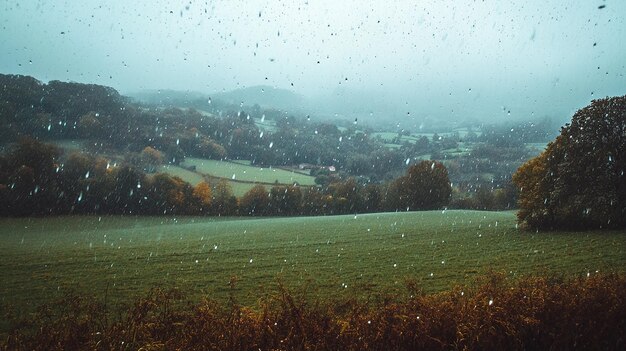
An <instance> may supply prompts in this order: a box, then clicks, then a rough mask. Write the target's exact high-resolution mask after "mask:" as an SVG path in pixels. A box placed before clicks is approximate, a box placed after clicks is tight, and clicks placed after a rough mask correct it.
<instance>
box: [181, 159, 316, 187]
mask: <svg viewBox="0 0 626 351" xmlns="http://www.w3.org/2000/svg"><path fill="white" fill-rule="evenodd" d="M184 166H186V167H188V166H196V171H197V172H198V173H203V174H208V175H212V176H214V177H221V178H227V179H234V180H239V181H247V182H260V183H274V182H278V183H279V184H293V183H296V182H297V183H298V184H301V185H315V178H314V177H311V176H307V175H304V174H300V173H296V172H290V171H286V170H283V169H278V168H261V167H254V166H249V165H245V164H241V163H233V162H225V161H217V160H206V159H201V158H192V157H188V158H186V159H185V162H184Z"/></svg>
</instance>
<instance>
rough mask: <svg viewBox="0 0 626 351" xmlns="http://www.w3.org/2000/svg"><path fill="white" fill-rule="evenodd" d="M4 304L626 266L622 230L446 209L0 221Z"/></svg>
mask: <svg viewBox="0 0 626 351" xmlns="http://www.w3.org/2000/svg"><path fill="white" fill-rule="evenodd" d="M0 266H1V268H0V280H1V281H2V286H1V288H0V306H2V307H5V306H13V307H15V308H17V309H18V310H29V309H32V308H33V306H35V305H39V304H41V303H42V302H45V301H51V300H53V299H56V298H58V297H61V296H63V295H64V294H65V293H66V292H67V291H68V290H74V291H78V292H86V293H90V294H95V295H97V296H100V297H101V298H104V295H105V294H106V297H107V299H108V301H110V302H111V304H112V305H115V304H117V303H119V302H123V301H128V300H129V299H132V298H134V297H136V296H137V295H141V294H143V293H144V292H145V291H147V290H148V289H150V288H152V287H157V286H159V287H165V288H169V287H179V288H180V289H182V290H183V291H185V292H187V294H188V296H189V297H190V298H199V297H201V296H209V297H212V298H217V299H222V298H225V297H226V296H227V293H228V281H229V279H230V278H231V277H233V276H237V277H238V278H239V284H238V290H237V293H238V295H239V298H240V300H241V301H242V302H244V303H250V304H252V303H254V301H256V298H257V296H258V293H259V292H260V291H261V290H260V287H272V286H273V284H274V283H275V281H276V279H277V277H282V279H284V281H285V282H287V284H288V285H290V286H302V285H305V284H307V283H308V282H311V283H313V286H315V287H316V288H317V290H316V293H317V294H320V295H321V296H341V295H342V294H351V295H356V296H362V297H364V296H368V295H371V294H377V293H381V292H394V291H403V283H404V281H405V280H406V279H407V278H414V279H416V280H417V282H418V283H419V284H420V286H421V287H422V289H423V290H424V291H425V292H435V291H441V290H443V289H447V288H449V287H450V286H452V285H454V284H457V283H471V282H472V281H473V280H474V279H475V278H477V277H478V276H480V275H482V274H483V273H485V272H486V271H488V270H492V269H493V270H496V271H504V272H507V274H508V275H509V276H511V277H517V276H520V275H526V274H550V275H551V274H556V275H565V276H570V275H586V274H588V273H589V274H594V273H595V272H597V271H600V272H614V271H618V272H625V271H626V235H625V233H624V232H623V231H622V232H617V231H602V232H600V231H598V232H582V233H562V232H559V233H528V232H521V231H519V230H518V229H516V227H515V216H514V214H513V213H511V212H479V211H445V212H441V211H435V212H410V213H385V214H369V215H358V216H334V217H306V218H268V219H216V218H207V217H204V218H199V217H182V218H172V217H139V218H136V217H115V216H113V217H57V218H24V219H1V220H0Z"/></svg>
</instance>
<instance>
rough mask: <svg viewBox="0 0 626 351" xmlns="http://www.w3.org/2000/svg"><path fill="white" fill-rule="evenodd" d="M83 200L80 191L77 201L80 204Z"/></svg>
mask: <svg viewBox="0 0 626 351" xmlns="http://www.w3.org/2000/svg"><path fill="white" fill-rule="evenodd" d="M82 199H83V192H82V191H81V192H80V194H78V201H77V202H80V201H81V200H82Z"/></svg>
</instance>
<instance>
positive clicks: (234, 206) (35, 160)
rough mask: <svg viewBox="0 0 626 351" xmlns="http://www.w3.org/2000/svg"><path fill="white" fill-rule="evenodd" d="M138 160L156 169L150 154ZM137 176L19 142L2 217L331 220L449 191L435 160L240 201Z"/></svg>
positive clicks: (129, 169) (2, 186) (3, 171)
mask: <svg viewBox="0 0 626 351" xmlns="http://www.w3.org/2000/svg"><path fill="white" fill-rule="evenodd" d="M140 155H141V157H142V158H143V162H145V163H148V164H150V163H154V162H159V160H158V159H159V157H160V154H159V153H158V152H157V151H156V150H154V149H152V148H145V149H144V151H142V153H141V154H140ZM143 169H144V168H143V167H140V166H138V165H136V164H135V165H134V164H131V163H128V162H122V163H121V164H119V165H118V164H116V163H113V164H112V161H111V160H108V159H106V158H104V157H101V156H94V155H90V154H86V153H80V152H74V153H71V154H70V155H68V156H67V157H62V153H61V150H60V149H59V148H57V147H56V146H54V145H52V144H45V143H42V142H40V141H37V140H35V139H32V138H22V139H20V140H19V142H17V143H15V144H14V145H12V146H11V147H10V148H9V150H7V151H6V152H5V153H4V154H2V155H0V215H4V216H8V215H10V216H29V215H59V214H134V215H162V214H165V215H167V214H184V215H217V216H223V215H225V216H232V215H242V216H272V215H277V216H294V215H335V214H348V213H365V212H380V211H410V210H429V209H438V208H442V207H444V206H445V205H446V204H447V203H448V201H449V199H450V195H451V192H452V189H451V185H450V181H449V179H448V174H447V170H446V168H445V166H443V164H441V163H439V162H435V161H422V162H420V163H418V164H416V165H412V166H410V167H409V168H408V170H407V173H406V174H405V175H404V176H401V177H399V178H397V179H395V180H394V181H392V182H389V183H384V184H374V183H369V184H362V183H359V182H358V181H357V180H356V179H355V178H348V179H345V180H341V179H339V178H336V179H335V180H334V181H332V182H331V183H329V184H327V185H326V186H323V187H322V186H319V187H300V186H298V185H290V186H286V185H276V186H273V187H271V188H270V189H266V188H265V187H264V186H263V185H256V186H254V187H253V188H252V189H250V191H248V192H247V193H246V194H245V195H243V196H242V197H241V198H237V197H235V196H234V195H233V192H232V189H231V187H230V184H229V183H228V182H227V181H226V180H221V181H219V182H217V183H216V184H209V183H208V182H207V181H203V182H200V183H199V184H197V185H196V186H192V185H191V184H189V183H187V182H185V181H183V180H182V179H181V178H179V177H175V176H170V175H168V174H165V173H156V174H147V173H145V172H144V170H143Z"/></svg>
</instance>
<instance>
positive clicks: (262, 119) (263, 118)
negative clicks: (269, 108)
mask: <svg viewBox="0 0 626 351" xmlns="http://www.w3.org/2000/svg"><path fill="white" fill-rule="evenodd" d="M261 122H265V113H264V114H263V116H261Z"/></svg>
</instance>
